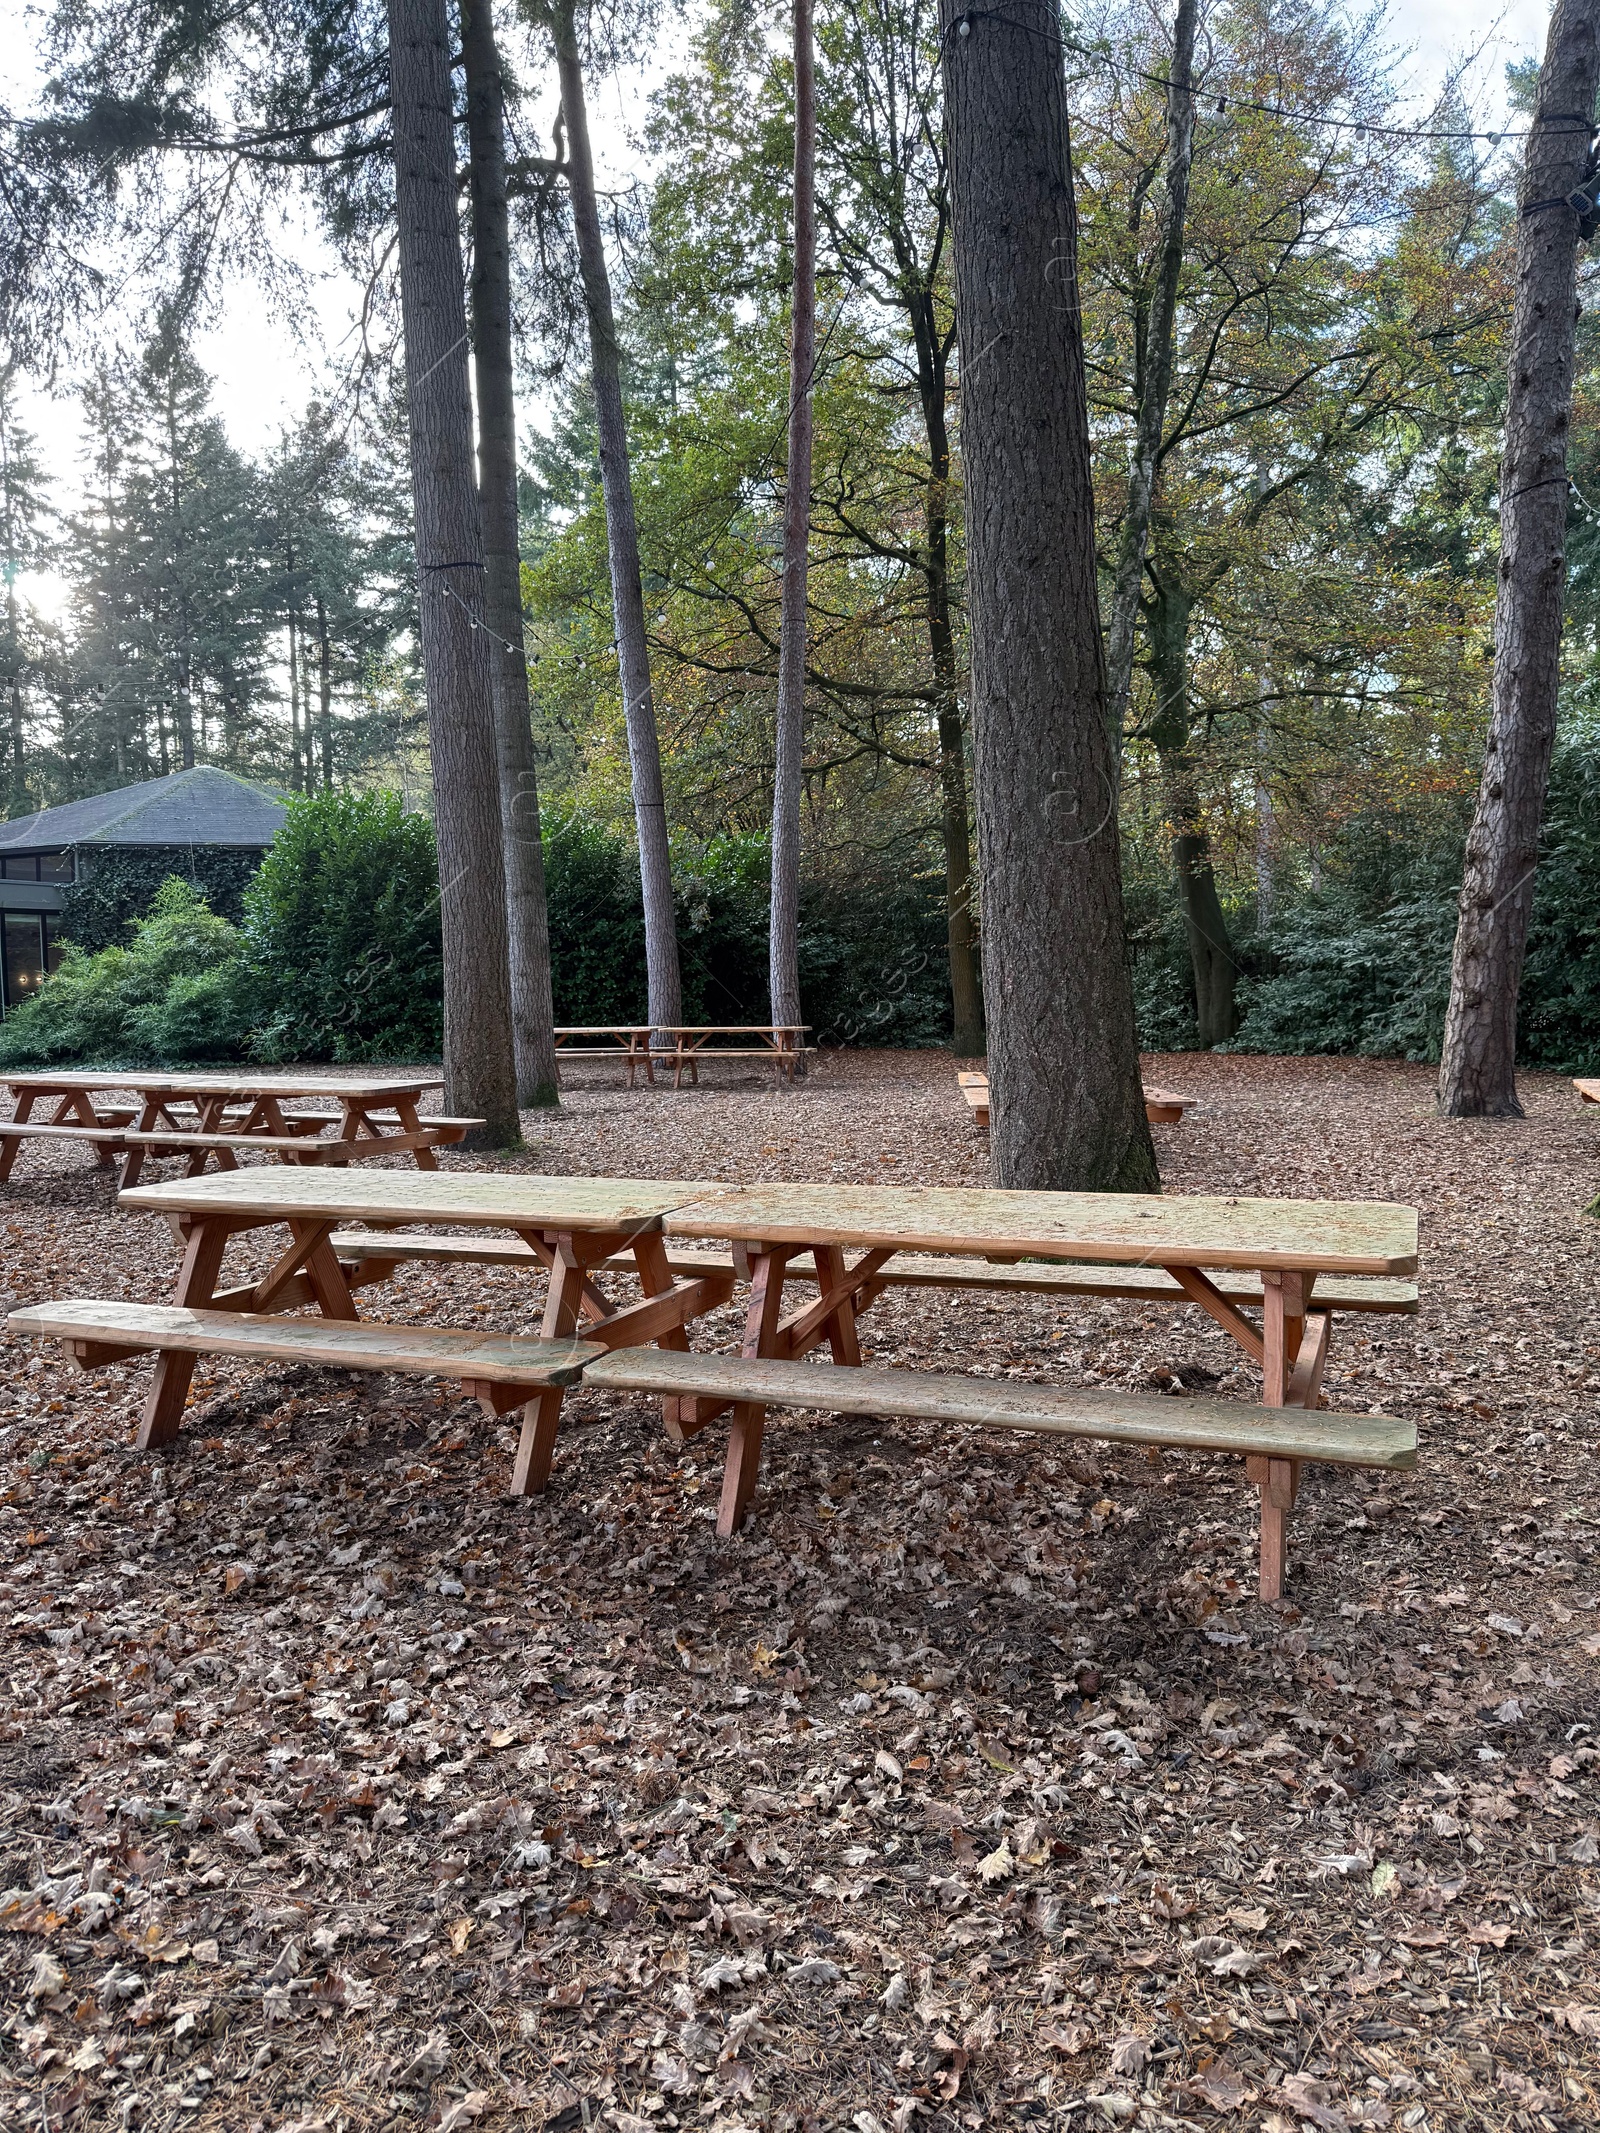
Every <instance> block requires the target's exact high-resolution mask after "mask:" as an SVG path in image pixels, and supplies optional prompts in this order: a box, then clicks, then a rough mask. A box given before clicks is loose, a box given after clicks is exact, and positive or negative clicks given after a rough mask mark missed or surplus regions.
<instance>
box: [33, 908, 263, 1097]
mask: <svg viewBox="0 0 1600 2133" xmlns="http://www.w3.org/2000/svg"><path fill="white" fill-rule="evenodd" d="M248 993H249V982H248V976H247V973H246V972H245V970H244V967H243V964H242V961H241V955H240V939H239V934H238V932H237V930H236V929H235V928H234V927H233V926H231V925H229V923H228V921H227V920H226V919H225V918H219V917H218V916H217V915H216V913H215V912H214V911H213V910H212V909H211V908H210V906H209V904H208V903H207V901H206V899H205V896H204V895H203V894H202V893H201V892H200V891H199V890H198V889H196V888H195V887H194V886H193V884H192V883H190V882H187V881H181V880H179V879H177V878H176V877H173V878H172V879H169V880H168V881H165V882H163V883H162V885H161V887H160V888H159V889H158V890H157V892H156V895H155V899H154V901H153V902H152V904H151V906H150V910H149V912H148V914H147V916H146V917H144V918H142V919H140V920H138V921H137V922H136V923H135V924H134V926H133V939H132V941H131V943H130V944H129V946H127V947H126V948H102V949H101V950H100V951H99V953H98V954H95V955H91V954H89V953H88V952H87V951H86V950H84V949H83V948H81V947H79V946H78V945H77V944H76V943H73V944H71V945H69V946H68V947H66V948H65V949H64V950H63V952H62V958H61V967H60V969H59V970H57V972H56V973H55V975H54V976H53V977H52V978H51V979H50V981H49V983H48V984H47V985H43V986H41V987H40V989H39V991H38V992H37V993H36V994H35V995H34V997H33V998H32V999H31V1000H28V1001H26V1002H25V1003H24V1004H23V1005H22V1006H20V1007H17V1008H14V1009H13V1010H12V1012H11V1013H10V1014H9V1015H8V1016H7V1017H6V1019H5V1021H4V1022H3V1023H0V1065H4V1066H10V1067H24V1066H52V1065H55V1064H57V1063H58V1062H61V1061H66V1060H75V1061H82V1060H97V1061H100V1062H102V1063H104V1064H105V1065H108V1066H114V1065H120V1064H123V1063H125V1062H128V1061H138V1062H139V1063H141V1064H149V1063H150V1062H151V1061H155V1062H157V1063H159V1064H162V1065H167V1064H176V1063H177V1062H180V1061H187V1060H197V1059H204V1060H218V1061H222V1060H229V1059H237V1058H238V1057H240V1056H241V1054H242V1051H243V1048H244V1040H245V1032H246V1029H247V1027H248V1022H249V1009H248Z"/></svg>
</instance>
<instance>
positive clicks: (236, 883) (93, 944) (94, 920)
mask: <svg viewBox="0 0 1600 2133" xmlns="http://www.w3.org/2000/svg"><path fill="white" fill-rule="evenodd" d="M259 863H260V854H259V853H258V852H253V851H238V850H235V849H233V848H232V847H230V846H227V845H219V844H204V845H173V846H162V847H155V848H151V849H145V850H141V849H139V848H138V847H135V846H129V845H94V844H85V845H80V846H79V847H78V879H77V880H76V881H75V882H72V883H70V884H69V885H68V886H67V887H66V888H65V889H63V890H62V892H61V931H62V933H63V935H64V936H65V937H66V938H67V939H68V940H70V941H75V942H76V943H77V945H78V946H79V947H80V948H82V949H85V950H87V952H88V953H89V954H91V955H93V954H95V953H96V952H97V951H98V950H99V949H101V948H114V947H120V946H122V945H123V944H124V943H125V942H126V940H127V938H128V928H129V927H130V926H131V925H133V924H134V923H135V922H136V921H137V920H139V919H141V918H145V917H147V916H148V915H149V912H150V908H151V906H152V904H153V903H154V902H155V898H156V892H157V891H158V890H159V889H160V888H161V887H162V886H163V884H164V883H166V882H169V881H172V880H181V881H187V882H188V883H189V884H190V886H191V887H192V888H194V889H197V890H198V891H199V892H200V893H201V895H203V896H204V898H205V900H206V902H207V903H208V904H209V905H210V907H211V909H212V910H213V911H214V912H215V913H216V915H217V916H218V917H219V918H225V919H228V920H230V921H231V922H232V923H233V924H234V925H237V924H238V923H239V921H240V919H241V918H242V916H243V915H244V892H245V889H246V886H247V885H248V883H249V881H250V877H251V875H252V874H254V872H255V870H256V867H257V866H258V864H259Z"/></svg>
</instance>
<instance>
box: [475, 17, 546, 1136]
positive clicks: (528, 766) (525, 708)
mask: <svg viewBox="0 0 1600 2133" xmlns="http://www.w3.org/2000/svg"><path fill="white" fill-rule="evenodd" d="M461 56H462V62H463V66H464V68H465V71H466V83H467V147H468V158H469V172H470V184H471V197H472V286H471V297H472V360H473V376H474V382H475V384H476V386H477V411H478V505H479V510H480V513H481V515H482V520H483V561H484V612H485V616H486V618H487V622H488V628H489V633H490V648H489V657H490V660H491V661H492V663H493V667H494V708H495V731H496V735H497V737H498V740H499V754H500V819H501V831H502V835H503V838H504V844H505V870H506V927H507V933H508V936H509V941H510V958H511V1014H512V1026H513V1031H514V1035H515V1043H516V1059H517V1100H518V1102H519V1103H521V1104H524V1105H529V1106H539V1107H542V1106H545V1105H549V1104H555V1103H559V1102H560V1095H559V1093H558V1092H559V1083H560V1069H559V1068H558V1066H557V1064H556V1038H555V1006H554V1002H553V999H552V997H551V988H550V920H549V914H548V911H547V908H546V903H545V886H544V846H543V843H542V842H541V838H540V828H539V767H538V763H537V761H536V760H535V757H534V752H533V728H532V724H531V722H530V718H529V704H528V660H527V649H526V645H525V642H524V638H523V630H522V553H521V548H520V545H519V542H518V539H517V418H516V399H515V391H514V381H513V367H512V345H511V228H510V217H509V214H508V212H507V208H506V135H505V85H504V80H503V77H502V74H501V69H500V52H499V47H498V45H497V43H496V41H495V34H494V15H493V12H492V5H491V0H462V8H461Z"/></svg>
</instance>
